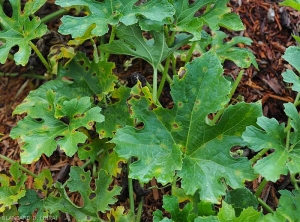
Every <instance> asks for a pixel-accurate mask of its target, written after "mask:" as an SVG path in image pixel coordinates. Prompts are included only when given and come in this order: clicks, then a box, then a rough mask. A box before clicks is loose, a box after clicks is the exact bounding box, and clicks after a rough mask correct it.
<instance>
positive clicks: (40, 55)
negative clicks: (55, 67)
mask: <svg viewBox="0 0 300 222" xmlns="http://www.w3.org/2000/svg"><path fill="white" fill-rule="evenodd" d="M29 45H30V46H31V48H32V49H33V50H34V52H35V53H36V55H37V56H38V57H39V59H40V60H41V61H42V63H43V64H44V66H45V67H46V69H47V70H48V71H49V72H50V71H51V67H50V66H49V64H48V62H47V61H46V59H45V58H44V56H43V55H42V53H41V52H40V50H39V49H38V48H37V47H36V46H35V45H34V44H33V43H32V42H31V41H29Z"/></svg>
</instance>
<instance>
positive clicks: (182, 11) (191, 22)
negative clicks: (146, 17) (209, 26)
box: [172, 0, 216, 41]
mask: <svg viewBox="0 0 300 222" xmlns="http://www.w3.org/2000/svg"><path fill="white" fill-rule="evenodd" d="M215 1H216V0H203V1H195V2H194V3H193V4H189V1H188V0H175V1H174V7H175V11H176V12H175V16H174V17H175V21H174V27H173V28H172V29H173V30H174V31H184V32H189V33H191V34H193V36H194V37H193V38H192V39H191V41H197V40H200V39H201V30H202V26H203V25H204V24H203V21H202V19H201V18H199V17H195V16H194V15H195V13H196V12H197V11H198V10H199V9H201V8H203V7H204V6H205V5H208V4H211V3H215Z"/></svg>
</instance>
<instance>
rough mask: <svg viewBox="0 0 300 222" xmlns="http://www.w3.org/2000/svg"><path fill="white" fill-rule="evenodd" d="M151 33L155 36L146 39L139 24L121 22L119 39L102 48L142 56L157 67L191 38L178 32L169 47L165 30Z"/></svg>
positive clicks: (101, 48)
mask: <svg viewBox="0 0 300 222" xmlns="http://www.w3.org/2000/svg"><path fill="white" fill-rule="evenodd" d="M150 34H151V36H152V37H153V38H152V39H150V40H145V39H144V37H143V35H142V31H141V29H140V28H139V26H138V25H132V26H126V25H122V24H121V25H119V26H118V27H117V30H116V35H117V37H118V38H119V40H114V41H113V42H112V43H110V44H105V45H101V46H100V50H104V51H105V52H108V53H110V54H125V55H131V56H135V57H138V58H142V59H144V60H145V61H147V62H148V63H150V64H151V65H152V66H153V67H155V68H157V67H158V66H159V64H160V63H161V62H162V61H163V60H164V59H166V58H167V57H168V56H169V55H170V54H171V53H172V52H173V51H174V50H176V49H177V48H179V47H180V46H182V45H184V44H186V43H187V42H188V40H189V39H190V38H191V36H189V35H186V34H183V33H182V34H178V35H177V36H176V40H175V42H174V44H173V45H172V46H171V48H169V47H168V45H167V43H166V40H165V35H164V32H163V31H160V32H155V31H152V32H150Z"/></svg>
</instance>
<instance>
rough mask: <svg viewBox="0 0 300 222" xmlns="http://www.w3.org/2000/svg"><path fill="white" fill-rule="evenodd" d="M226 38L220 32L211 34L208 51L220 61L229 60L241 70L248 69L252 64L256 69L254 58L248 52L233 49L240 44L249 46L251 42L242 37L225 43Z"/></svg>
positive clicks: (241, 49)
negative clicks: (214, 54) (212, 52)
mask: <svg viewBox="0 0 300 222" xmlns="http://www.w3.org/2000/svg"><path fill="white" fill-rule="evenodd" d="M227 37H228V36H227V35H226V34H225V33H224V32H222V31H215V32H213V37H212V42H211V49H210V50H213V51H215V52H216V54H217V55H218V56H219V57H220V59H221V60H222V61H224V60H231V61H233V62H234V63H235V64H236V65H237V66H238V67H241V68H248V67H249V66H250V65H251V64H253V65H254V66H255V67H256V68H257V69H258V65H257V63H256V60H255V56H254V55H253V53H252V52H251V51H250V50H248V49H245V48H239V47H234V46H235V45H237V44H240V43H242V44H245V45H251V43H252V40H251V39H249V38H246V37H242V36H235V37H233V38H232V39H231V40H230V41H228V42H225V39H226V38H227ZM224 42H225V43H224Z"/></svg>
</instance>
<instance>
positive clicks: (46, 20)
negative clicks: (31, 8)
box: [41, 8, 68, 23]
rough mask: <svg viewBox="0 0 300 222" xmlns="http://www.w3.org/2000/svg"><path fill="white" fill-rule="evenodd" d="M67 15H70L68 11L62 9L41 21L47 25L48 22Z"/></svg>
mask: <svg viewBox="0 0 300 222" xmlns="http://www.w3.org/2000/svg"><path fill="white" fill-rule="evenodd" d="M67 13H68V10H66V9H64V8H61V9H59V10H58V11H55V12H53V13H51V14H49V15H46V16H45V17H44V18H42V19H41V23H47V22H49V21H51V20H52V19H54V18H57V17H59V16H62V15H64V14H67Z"/></svg>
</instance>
